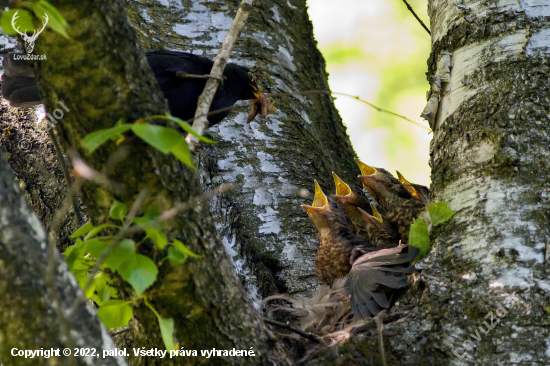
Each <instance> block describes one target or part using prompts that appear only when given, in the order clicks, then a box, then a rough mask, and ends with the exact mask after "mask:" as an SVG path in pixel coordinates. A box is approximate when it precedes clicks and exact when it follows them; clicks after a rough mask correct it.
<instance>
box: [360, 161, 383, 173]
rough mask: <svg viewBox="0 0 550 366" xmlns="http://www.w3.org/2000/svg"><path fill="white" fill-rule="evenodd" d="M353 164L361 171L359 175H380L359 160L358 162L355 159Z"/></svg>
mask: <svg viewBox="0 0 550 366" xmlns="http://www.w3.org/2000/svg"><path fill="white" fill-rule="evenodd" d="M355 163H356V164H357V165H358V166H359V169H360V170H361V175H376V174H381V173H380V172H378V170H376V169H375V168H373V167H372V166H370V165H367V164H365V163H363V162H362V161H361V160H359V159H357V158H355Z"/></svg>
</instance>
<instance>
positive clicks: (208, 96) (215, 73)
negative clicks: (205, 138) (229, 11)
mask: <svg viewBox="0 0 550 366" xmlns="http://www.w3.org/2000/svg"><path fill="white" fill-rule="evenodd" d="M253 3H254V0H243V1H241V4H240V5H239V10H237V15H235V19H234V20H233V24H231V28H229V32H228V33H227V36H226V37H225V40H224V41H223V43H222V45H221V47H220V50H219V52H218V55H217V56H216V60H215V61H214V66H212V71H210V77H211V79H209V80H208V81H207V82H206V85H205V87H204V90H203V92H202V93H201V95H200V96H199V101H198V102H197V111H196V112H195V121H194V122H193V128H194V129H195V131H197V132H198V133H199V134H200V135H202V133H203V132H204V130H205V129H206V128H207V127H208V119H207V118H206V117H205V115H206V114H207V113H208V110H209V109H210V105H211V104H212V100H213V99H214V94H216V90H217V89H218V85H219V84H220V82H219V80H220V79H221V77H222V76H223V70H224V68H225V65H226V64H227V60H228V59H229V55H230V54H231V51H232V50H233V47H234V46H235V43H236V42H237V39H238V38H239V35H240V34H241V31H242V29H243V28H244V24H245V23H246V19H247V18H248V14H249V13H250V10H251V9H252V4H253ZM186 141H187V143H188V144H189V149H190V150H191V151H195V150H196V149H197V146H198V143H199V140H198V139H197V138H196V137H195V136H193V135H191V134H188V135H187V137H186Z"/></svg>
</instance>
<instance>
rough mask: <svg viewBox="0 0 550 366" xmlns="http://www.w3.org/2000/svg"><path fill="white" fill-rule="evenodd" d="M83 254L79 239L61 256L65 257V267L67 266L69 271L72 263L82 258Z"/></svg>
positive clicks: (81, 243) (82, 246) (81, 242)
mask: <svg viewBox="0 0 550 366" xmlns="http://www.w3.org/2000/svg"><path fill="white" fill-rule="evenodd" d="M84 253H85V252H84V245H83V241H82V240H81V239H77V240H76V243H75V244H74V245H71V246H70V247H68V248H67V249H66V250H65V252H64V253H63V255H64V256H65V262H67V265H68V266H69V269H70V270H71V271H72V269H73V266H74V261H75V260H76V259H77V258H83V257H84Z"/></svg>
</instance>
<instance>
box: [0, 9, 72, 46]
mask: <svg viewBox="0 0 550 366" xmlns="http://www.w3.org/2000/svg"><path fill="white" fill-rule="evenodd" d="M18 5H19V6H20V8H14V9H10V10H8V11H5V12H3V13H2V16H1V17H0V25H1V26H2V31H3V32H4V33H6V34H17V31H16V30H15V29H14V28H13V26H12V19H13V17H14V15H15V13H16V12H17V16H18V18H17V24H19V25H20V28H22V29H25V30H26V31H34V30H35V29H34V24H33V16H32V15H33V14H34V15H35V16H36V17H37V18H38V19H40V20H42V19H44V17H45V16H47V18H48V24H47V26H48V28H51V29H52V30H53V31H55V32H57V33H59V34H61V35H62V36H63V37H65V38H69V35H68V34H67V27H68V25H67V22H66V21H65V19H64V18H63V16H62V15H61V14H60V13H59V11H58V10H57V9H56V8H55V7H54V6H53V5H52V4H50V3H49V2H47V1H45V0H39V1H35V2H31V1H23V2H20V3H19V4H18ZM27 9H28V10H27Z"/></svg>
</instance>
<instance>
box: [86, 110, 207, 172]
mask: <svg viewBox="0 0 550 366" xmlns="http://www.w3.org/2000/svg"><path fill="white" fill-rule="evenodd" d="M155 119H160V120H169V121H172V122H175V123H177V124H178V125H179V126H180V127H181V128H182V129H183V130H184V131H185V132H187V133H190V134H191V135H193V136H195V137H197V138H198V139H199V140H201V141H203V142H206V143H209V144H215V143H216V142H215V141H212V140H210V139H208V138H206V137H204V136H202V135H200V134H199V133H197V131H195V130H194V129H193V127H191V125H190V124H189V123H187V122H185V121H183V120H181V119H179V118H177V117H174V116H171V115H166V116H162V115H158V116H151V117H146V118H140V119H138V120H137V121H136V122H134V123H130V124H128V123H124V121H123V120H119V121H118V122H117V123H116V124H115V127H112V128H107V129H103V130H98V131H94V132H92V133H90V134H88V135H87V136H86V137H84V140H83V142H82V144H83V146H84V147H85V148H86V149H88V151H90V153H93V152H94V151H95V150H96V149H97V148H99V147H100V146H101V145H103V144H104V143H106V142H107V141H109V140H118V139H120V137H121V136H122V134H123V133H125V132H127V131H132V132H133V133H134V134H135V135H136V136H137V137H139V138H140V139H142V140H143V141H145V142H146V143H148V144H149V145H151V146H152V147H154V148H155V149H157V150H159V151H160V152H162V153H163V154H168V153H171V154H172V155H174V156H175V157H176V158H177V159H178V160H179V161H181V162H182V163H183V164H185V165H188V166H190V167H192V168H193V167H194V165H193V161H192V160H191V151H189V146H188V144H187V142H186V141H185V138H184V137H183V136H182V135H181V134H180V133H179V132H178V131H176V130H175V129H173V128H171V127H165V126H159V125H155V124H151V123H148V122H147V121H150V120H155Z"/></svg>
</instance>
